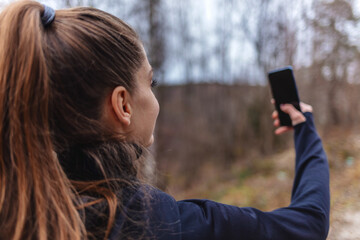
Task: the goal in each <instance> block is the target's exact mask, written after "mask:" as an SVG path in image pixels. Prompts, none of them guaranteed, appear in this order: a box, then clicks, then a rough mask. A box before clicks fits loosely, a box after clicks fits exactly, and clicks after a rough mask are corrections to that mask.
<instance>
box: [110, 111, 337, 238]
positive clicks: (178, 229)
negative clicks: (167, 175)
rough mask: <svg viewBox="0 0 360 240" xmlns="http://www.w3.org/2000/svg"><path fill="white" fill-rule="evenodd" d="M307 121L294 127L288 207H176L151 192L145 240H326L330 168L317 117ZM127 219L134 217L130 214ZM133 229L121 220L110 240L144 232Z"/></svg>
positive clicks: (199, 203) (190, 203) (201, 203)
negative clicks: (293, 148)
mask: <svg viewBox="0 0 360 240" xmlns="http://www.w3.org/2000/svg"><path fill="white" fill-rule="evenodd" d="M304 115H305V116H306V119H307V121H306V122H304V123H301V124H299V125H297V126H295V127H294V130H295V133H294V136H295V149H296V165H295V171H296V176H295V180H294V185H293V190H292V198H291V204H290V205H289V206H288V207H285V208H280V209H276V210H274V211H271V212H262V211H260V210H257V209H254V208H248V207H245V208H241V207H236V206H230V205H226V204H221V203H217V202H214V201H210V200H197V199H192V200H184V201H175V200H174V198H173V197H171V196H169V195H168V194H166V193H164V192H161V191H159V190H156V189H152V190H151V191H150V195H151V200H150V203H149V206H148V210H149V209H150V210H149V211H148V212H147V213H146V216H145V217H140V218H139V219H138V220H140V221H141V220H145V219H146V223H147V224H149V225H148V226H149V230H148V231H147V232H146V233H145V235H144V237H145V236H146V237H149V238H150V239H159V240H170V239H171V240H180V239H182V240H188V239H204V240H212V239H214V240H215V239H216V240H220V239H222V240H223V239H225V240H231V239H242V240H248V239H249V240H250V239H252V240H255V239H275V240H282V239H284V240H296V239H306V240H311V239H314V240H321V239H326V237H327V234H328V228H329V210H330V209H329V208H330V195H329V168H328V162H327V158H326V155H325V152H324V150H323V147H322V143H321V140H320V138H319V136H318V134H317V133H316V129H315V126H314V122H313V118H312V114H311V113H305V114H304ZM141 196H142V194H135V197H134V198H133V200H130V201H129V203H128V204H127V205H126V206H127V207H128V208H129V209H131V208H132V207H131V205H134V206H136V204H134V202H137V200H138V201H140V202H141ZM136 198H138V199H137V200H134V199H136ZM133 209H135V210H139V209H141V208H139V207H138V206H137V207H133ZM138 212H141V211H138ZM128 215H131V216H134V214H133V213H131V212H130V211H129V212H128ZM135 215H136V214H135ZM135 222H136V221H135ZM132 225H136V224H134V221H130V222H129V221H127V220H126V218H125V217H124V216H123V214H119V215H118V216H117V219H116V222H115V225H114V227H113V230H112V233H111V236H110V239H112V240H115V239H120V238H122V237H124V236H123V235H122V234H123V233H124V232H126V231H127V232H130V235H131V232H132V233H136V232H137V231H141V229H140V228H141V227H139V226H138V227H134V226H132ZM129 229H131V231H129Z"/></svg>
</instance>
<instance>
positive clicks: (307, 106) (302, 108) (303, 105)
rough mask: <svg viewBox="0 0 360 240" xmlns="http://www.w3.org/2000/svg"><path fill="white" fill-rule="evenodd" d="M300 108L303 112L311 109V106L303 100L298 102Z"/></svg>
mask: <svg viewBox="0 0 360 240" xmlns="http://www.w3.org/2000/svg"><path fill="white" fill-rule="evenodd" d="M300 109H301V111H302V112H303V113H305V112H312V111H313V108H312V106H310V105H309V104H306V103H303V102H300Z"/></svg>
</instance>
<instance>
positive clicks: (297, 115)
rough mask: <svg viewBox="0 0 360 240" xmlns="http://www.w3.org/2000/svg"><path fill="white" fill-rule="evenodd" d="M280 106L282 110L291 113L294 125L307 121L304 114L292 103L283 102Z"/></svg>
mask: <svg viewBox="0 0 360 240" xmlns="http://www.w3.org/2000/svg"><path fill="white" fill-rule="evenodd" d="M280 108H281V111H283V112H285V113H287V114H289V116H290V118H291V121H292V125H293V126H295V125H297V124H299V123H302V122H305V121H306V118H305V117H304V115H303V114H302V113H301V112H299V111H298V110H297V109H296V108H295V107H294V106H293V105H292V104H282V105H281V106H280Z"/></svg>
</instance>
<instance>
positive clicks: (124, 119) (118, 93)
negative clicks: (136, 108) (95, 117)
mask: <svg viewBox="0 0 360 240" xmlns="http://www.w3.org/2000/svg"><path fill="white" fill-rule="evenodd" d="M111 106H112V109H113V111H114V113H115V118H116V119H115V120H116V121H118V122H120V123H121V125H122V126H123V127H124V128H127V127H128V126H129V125H130V123H131V115H132V109H131V106H130V93H129V92H128V91H127V90H126V88H124V87H123V86H118V87H116V88H115V89H114V90H113V92H112V94H111Z"/></svg>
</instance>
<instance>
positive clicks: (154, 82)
mask: <svg viewBox="0 0 360 240" xmlns="http://www.w3.org/2000/svg"><path fill="white" fill-rule="evenodd" d="M157 85H158V81H157V80H156V79H154V78H153V79H152V80H151V87H156V86H157Z"/></svg>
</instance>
